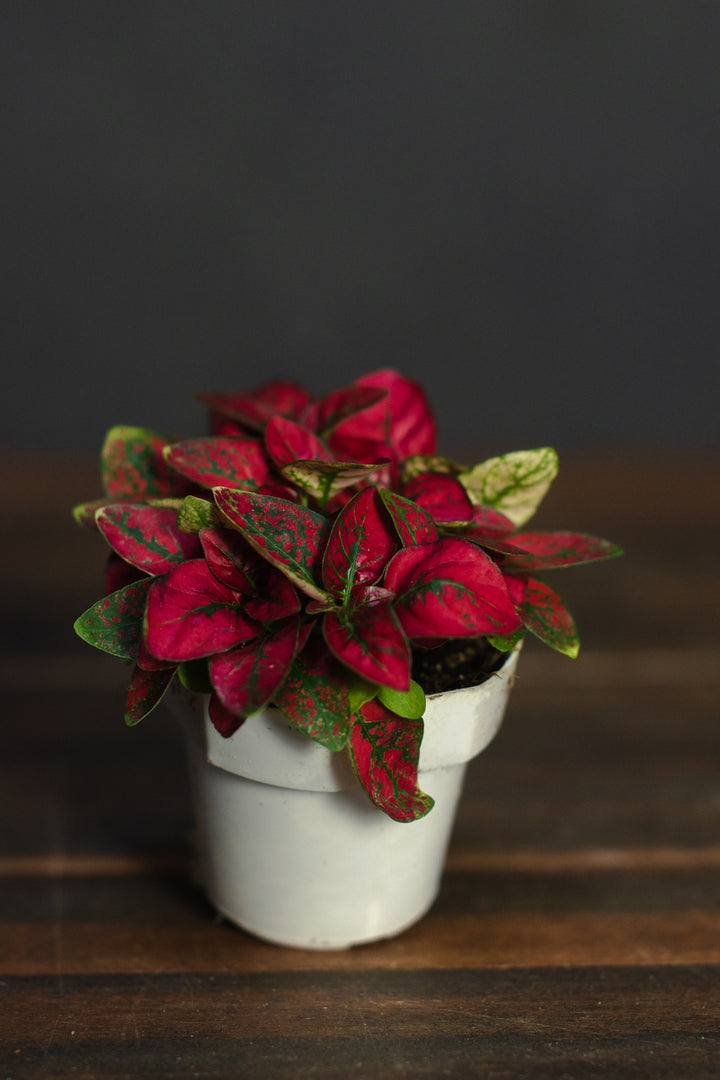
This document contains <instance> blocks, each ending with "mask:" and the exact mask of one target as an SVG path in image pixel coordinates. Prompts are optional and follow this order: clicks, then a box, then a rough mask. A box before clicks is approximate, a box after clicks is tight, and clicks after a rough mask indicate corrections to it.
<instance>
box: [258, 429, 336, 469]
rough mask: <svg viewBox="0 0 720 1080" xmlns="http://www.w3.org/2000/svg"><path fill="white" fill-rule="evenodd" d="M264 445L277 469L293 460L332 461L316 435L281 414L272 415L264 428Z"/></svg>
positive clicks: (328, 452) (330, 455)
mask: <svg viewBox="0 0 720 1080" xmlns="http://www.w3.org/2000/svg"><path fill="white" fill-rule="evenodd" d="M265 446H266V448H267V452H268V454H269V455H270V457H271V458H272V460H273V461H274V462H275V464H276V465H277V467H278V468H279V469H281V468H282V467H283V465H289V464H291V462H293V461H310V460H313V459H316V460H318V461H332V454H331V453H330V451H329V450H328V449H327V447H326V446H325V445H324V444H323V443H322V442H321V441H320V439H319V438H318V437H317V435H315V434H314V433H313V432H312V431H308V430H307V429H306V428H303V427H300V425H299V424H296V423H294V421H292V420H287V419H286V418H285V417H282V416H274V417H273V418H272V420H270V422H269V423H268V425H267V427H266V428H265Z"/></svg>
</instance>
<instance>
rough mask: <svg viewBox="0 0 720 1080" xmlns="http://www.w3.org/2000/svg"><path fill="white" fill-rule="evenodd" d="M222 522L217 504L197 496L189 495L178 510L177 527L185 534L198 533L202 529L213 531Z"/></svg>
mask: <svg viewBox="0 0 720 1080" xmlns="http://www.w3.org/2000/svg"><path fill="white" fill-rule="evenodd" d="M221 522H222V518H221V517H220V514H219V512H218V509H217V507H216V506H215V503H213V502H210V501H209V500H208V499H201V498H199V497H198V496H197V495H188V496H187V497H186V498H185V499H183V501H182V503H181V504H180V508H179V509H178V515H177V526H178V529H182V530H183V532H188V533H198V532H200V530H201V529H212V528H213V527H214V526H215V525H220V524H221Z"/></svg>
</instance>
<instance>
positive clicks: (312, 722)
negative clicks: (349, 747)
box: [275, 635, 350, 750]
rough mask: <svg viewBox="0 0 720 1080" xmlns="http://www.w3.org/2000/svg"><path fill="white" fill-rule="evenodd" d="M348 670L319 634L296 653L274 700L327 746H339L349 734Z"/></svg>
mask: <svg viewBox="0 0 720 1080" xmlns="http://www.w3.org/2000/svg"><path fill="white" fill-rule="evenodd" d="M346 678H347V671H346V669H345V668H343V666H342V665H341V664H340V663H338V661H337V660H336V659H335V657H334V656H332V655H331V653H329V652H328V651H327V649H326V647H325V643H324V641H323V639H322V637H320V636H319V635H318V636H316V637H313V638H312V639H311V641H310V642H309V643H308V646H307V648H306V649H305V650H304V651H303V652H302V653H301V654H300V655H299V656H297V657H296V659H295V662H294V663H293V665H292V668H291V669H290V674H289V676H288V677H287V679H286V680H285V682H284V684H283V686H282V689H281V690H280V692H279V693H278V694H276V695H275V704H276V705H277V706H278V708H280V709H282V711H283V712H284V714H285V715H286V716H287V718H288V719H289V720H290V722H291V723H292V724H293V725H294V726H295V727H296V728H299V730H300V731H302V732H304V733H305V735H307V736H308V737H309V738H311V739H314V740H315V742H318V743H320V744H321V745H322V746H325V747H327V749H328V750H342V748H343V747H344V746H345V745H346V743H347V740H348V736H349V734H350V711H349V705H348V695H347V687H346Z"/></svg>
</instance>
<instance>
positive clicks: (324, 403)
mask: <svg viewBox="0 0 720 1080" xmlns="http://www.w3.org/2000/svg"><path fill="white" fill-rule="evenodd" d="M387 395H388V391H387V389H386V388H385V387H383V386H360V385H359V384H357V383H355V384H353V385H352V386H347V387H344V388H343V389H342V390H333V391H332V392H331V393H329V394H327V395H326V396H325V397H324V398H323V399H322V400H321V401H318V402H317V403H316V405H315V406H314V407H313V419H314V427H315V430H316V431H319V432H320V434H322V435H327V434H328V433H329V432H331V431H332V430H333V428H336V427H337V426H338V424H340V423H342V421H343V420H348V419H349V418H350V417H351V416H357V415H358V414H360V413H364V412H365V411H366V410H367V409H369V408H370V407H371V406H372V405H377V404H378V402H380V401H383V400H384V399H385V398H386V397H387ZM305 456H306V457H309V456H310V455H309V454H308V455H305Z"/></svg>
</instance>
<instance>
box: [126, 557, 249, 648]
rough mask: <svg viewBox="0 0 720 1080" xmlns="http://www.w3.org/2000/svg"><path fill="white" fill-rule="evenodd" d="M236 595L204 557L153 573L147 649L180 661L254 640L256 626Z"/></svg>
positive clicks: (147, 625)
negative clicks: (167, 570)
mask: <svg viewBox="0 0 720 1080" xmlns="http://www.w3.org/2000/svg"><path fill="white" fill-rule="evenodd" d="M240 599H241V597H240V594H239V593H238V592H236V591H235V590H234V589H230V588H228V587H227V586H226V585H223V584H222V583H221V582H219V581H218V580H217V578H216V577H215V576H214V575H213V574H212V572H211V570H210V568H209V567H208V565H207V563H206V562H205V560H204V559H192V560H190V561H189V562H184V563H180V564H179V565H178V566H176V567H175V568H174V569H173V570H171V571H170V573H169V574H167V575H165V576H164V577H160V578H156V579H155V580H154V582H153V584H152V588H151V589H150V591H149V594H148V603H147V615H146V620H145V643H146V645H147V647H148V649H149V650H150V652H151V653H152V654H153V656H157V657H159V658H160V659H162V660H172V661H174V662H175V663H180V662H181V661H183V660H197V659H199V658H200V657H202V656H211V655H212V654H213V653H217V652H224V651H225V650H226V649H231V648H233V647H234V646H236V645H239V644H240V643H241V642H245V641H250V640H252V639H253V638H254V637H256V636H257V635H258V633H259V631H260V627H259V626H258V624H257V623H256V622H254V621H253V620H251V619H248V618H247V616H246V615H245V614H244V612H243V611H242V610H241V609H240V607H239V603H240Z"/></svg>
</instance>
